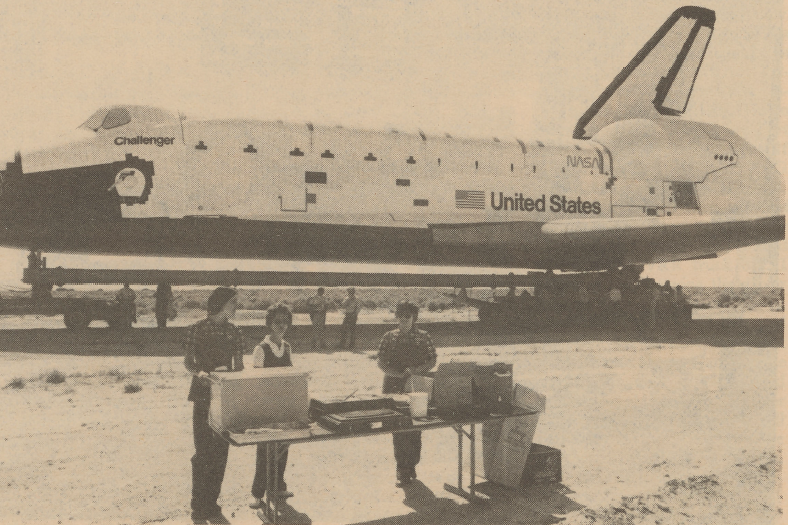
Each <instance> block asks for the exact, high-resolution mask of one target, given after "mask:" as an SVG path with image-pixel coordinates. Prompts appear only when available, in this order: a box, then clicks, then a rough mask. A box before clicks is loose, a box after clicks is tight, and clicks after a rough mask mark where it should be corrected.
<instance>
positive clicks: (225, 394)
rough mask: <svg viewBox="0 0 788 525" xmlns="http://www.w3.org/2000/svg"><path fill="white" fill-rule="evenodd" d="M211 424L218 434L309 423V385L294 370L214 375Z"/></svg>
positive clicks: (304, 377) (279, 368) (302, 375)
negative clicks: (228, 431) (227, 431)
mask: <svg viewBox="0 0 788 525" xmlns="http://www.w3.org/2000/svg"><path fill="white" fill-rule="evenodd" d="M211 377H212V379H213V380H212V384H211V410H210V413H209V418H208V422H209V424H210V425H211V426H212V427H213V428H214V429H215V430H218V431H219V432H221V431H224V430H230V431H232V432H244V431H245V430H247V429H250V428H262V427H270V426H273V425H281V424H289V423H302V424H307V423H308V421H309V381H308V375H307V373H306V372H302V371H300V370H297V369H294V368H292V367H277V368H247V369H245V370H242V371H241V372H213V373H212V374H211Z"/></svg>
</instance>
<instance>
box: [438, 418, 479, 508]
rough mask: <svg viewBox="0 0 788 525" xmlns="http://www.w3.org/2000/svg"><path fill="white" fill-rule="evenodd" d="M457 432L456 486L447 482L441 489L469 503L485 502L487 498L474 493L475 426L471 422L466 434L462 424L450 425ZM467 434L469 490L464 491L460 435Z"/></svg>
mask: <svg viewBox="0 0 788 525" xmlns="http://www.w3.org/2000/svg"><path fill="white" fill-rule="evenodd" d="M452 428H454V430H455V432H457V486H456V487H454V486H452V485H449V484H448V483H446V484H444V485H443V489H444V490H445V491H447V492H451V493H452V494H456V495H457V496H460V497H463V498H465V499H466V500H468V501H469V502H471V503H480V504H481V503H487V502H489V500H488V499H485V498H481V497H479V496H477V495H476V426H475V425H474V424H471V432H470V434H466V433H465V430H463V428H462V426H456V427H452ZM463 435H465V436H467V437H468V439H469V440H470V443H471V482H470V489H471V491H470V492H468V491H466V490H465V489H464V488H463V486H462V437H463Z"/></svg>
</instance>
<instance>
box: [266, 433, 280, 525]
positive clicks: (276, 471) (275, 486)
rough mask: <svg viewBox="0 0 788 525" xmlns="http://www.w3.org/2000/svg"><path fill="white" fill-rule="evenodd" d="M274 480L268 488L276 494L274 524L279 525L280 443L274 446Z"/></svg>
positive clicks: (275, 443)
mask: <svg viewBox="0 0 788 525" xmlns="http://www.w3.org/2000/svg"><path fill="white" fill-rule="evenodd" d="M273 461H274V467H273V470H274V479H273V480H272V481H273V484H269V485H268V487H267V488H266V489H267V490H269V491H272V492H273V494H274V524H276V523H279V443H278V442H276V441H275V442H274V444H273Z"/></svg>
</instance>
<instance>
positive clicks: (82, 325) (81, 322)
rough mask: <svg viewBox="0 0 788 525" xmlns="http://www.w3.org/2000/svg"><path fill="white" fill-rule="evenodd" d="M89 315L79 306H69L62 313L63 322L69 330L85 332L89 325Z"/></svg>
mask: <svg viewBox="0 0 788 525" xmlns="http://www.w3.org/2000/svg"><path fill="white" fill-rule="evenodd" d="M90 321H91V319H90V315H89V314H88V312H87V310H86V309H85V308H83V307H81V306H69V307H68V309H67V310H66V311H65V312H63V322H64V323H66V328H68V329H69V330H85V329H86V328H87V327H88V325H89V324H90Z"/></svg>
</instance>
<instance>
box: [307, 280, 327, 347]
mask: <svg viewBox="0 0 788 525" xmlns="http://www.w3.org/2000/svg"><path fill="white" fill-rule="evenodd" d="M325 291H326V290H325V288H323V287H322V286H321V287H320V288H318V289H317V294H316V295H313V296H312V297H310V298H309V299H307V301H306V304H307V306H308V307H309V318H310V319H311V321H312V350H317V349H320V350H323V349H325V348H326V341H325V331H326V310H327V309H328V300H327V299H326V297H325V295H323V294H324V293H325Z"/></svg>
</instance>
